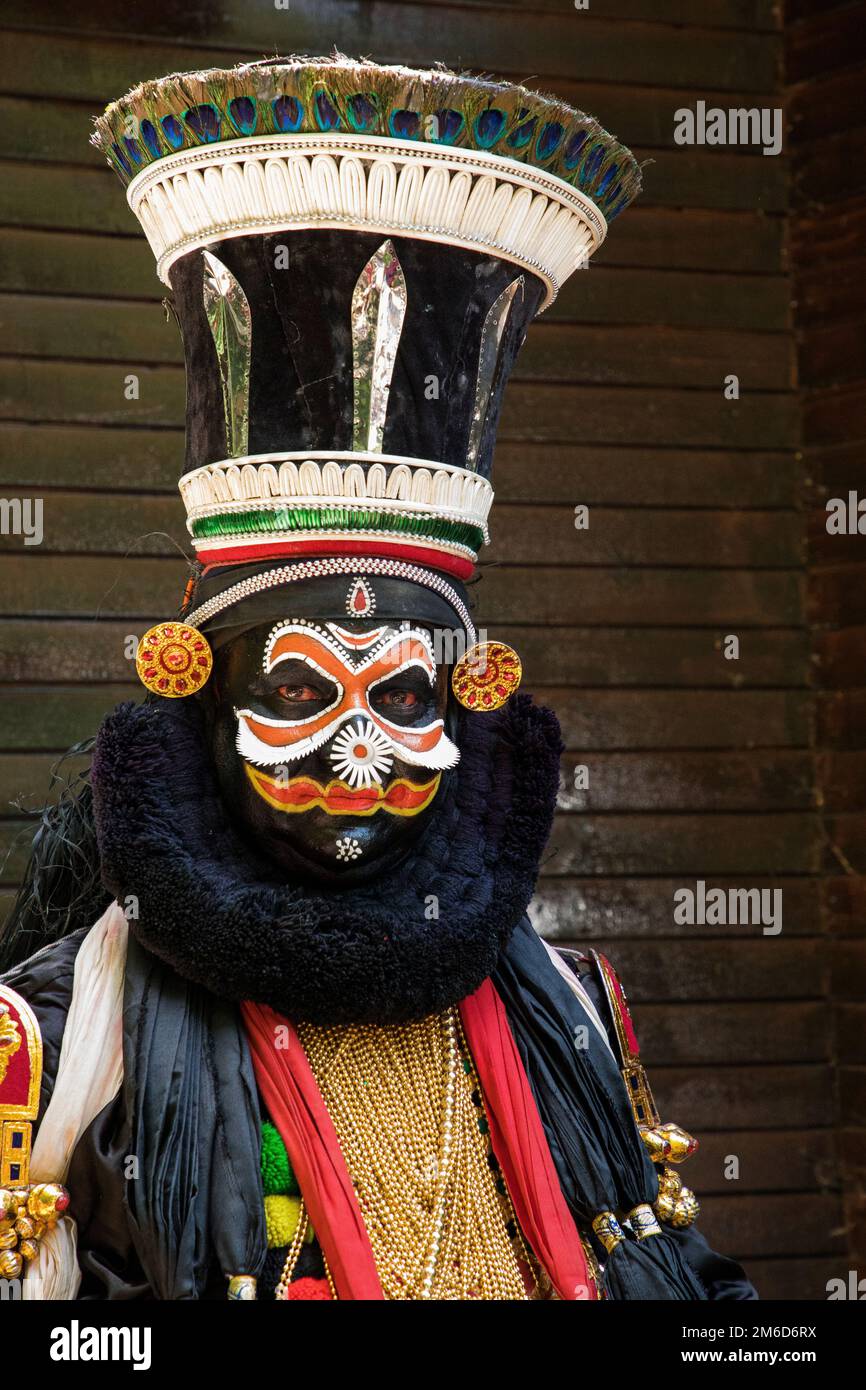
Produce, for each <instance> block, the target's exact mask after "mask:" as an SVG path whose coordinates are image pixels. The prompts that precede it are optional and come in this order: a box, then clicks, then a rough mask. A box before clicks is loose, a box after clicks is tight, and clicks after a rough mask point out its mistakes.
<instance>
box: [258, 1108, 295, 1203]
mask: <svg viewBox="0 0 866 1390" xmlns="http://www.w3.org/2000/svg"><path fill="white" fill-rule="evenodd" d="M262 1185H263V1187H264V1189H265V1196H266V1197H277V1196H290V1197H292V1196H295V1195H297V1193H298V1190H299V1189H298V1184H297V1182H296V1181H295V1175H294V1173H293V1172H292V1165H291V1163H290V1162H289V1155H288V1154H287V1153H286V1146H285V1144H284V1143H283V1141H282V1139H281V1138H280V1135H279V1131H278V1130H277V1128H276V1126H275V1125H272V1124H271V1122H270V1120H265V1121H264V1122H263V1123H262Z"/></svg>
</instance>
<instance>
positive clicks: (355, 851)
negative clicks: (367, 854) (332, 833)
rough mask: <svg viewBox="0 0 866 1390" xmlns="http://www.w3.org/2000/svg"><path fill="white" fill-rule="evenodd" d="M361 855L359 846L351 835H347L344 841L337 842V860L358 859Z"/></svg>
mask: <svg viewBox="0 0 866 1390" xmlns="http://www.w3.org/2000/svg"><path fill="white" fill-rule="evenodd" d="M361 853H362V851H361V846H360V845H359V844H358V841H357V840H355V839H353V838H352V836H351V835H347V836H346V838H345V840H338V841H337V858H338V859H360V857H361Z"/></svg>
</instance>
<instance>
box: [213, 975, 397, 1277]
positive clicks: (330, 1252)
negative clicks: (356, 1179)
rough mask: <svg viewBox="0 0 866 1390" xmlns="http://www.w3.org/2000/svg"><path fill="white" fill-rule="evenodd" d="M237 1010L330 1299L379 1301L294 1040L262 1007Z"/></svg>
mask: <svg viewBox="0 0 866 1390" xmlns="http://www.w3.org/2000/svg"><path fill="white" fill-rule="evenodd" d="M241 1007H242V1009H243V1015H244V1023H245V1024H246V1029H247V1038H248V1039H249V1044H250V1051H251V1053H252V1058H253V1067H254V1068H255V1073H256V1080H257V1082H258V1083H259V1090H260V1091H261V1093H262V1096H263V1098H264V1102H265V1105H266V1106H267V1108H268V1112H269V1113H270V1117H271V1119H272V1121H273V1123H274V1124H275V1125H276V1127H277V1129H278V1130H279V1132H280V1135H281V1136H282V1140H283V1143H284V1144H285V1146H286V1152H287V1153H288V1155H289V1159H290V1160H291V1164H292V1167H293V1169H294V1171H295V1177H296V1178H297V1180H298V1185H299V1187H300V1189H301V1192H302V1193H303V1194H304V1204H305V1206H306V1208H307V1211H308V1212H309V1214H310V1220H311V1221H312V1223H313V1230H314V1231H315V1232H316V1236H317V1237H318V1240H319V1242H320V1244H321V1246H322V1250H323V1251H324V1254H325V1259H326V1260H327V1261H328V1267H329V1269H330V1271H331V1276H332V1278H333V1280H334V1286H335V1288H336V1290H337V1297H338V1298H343V1299H352V1298H360V1299H368V1300H369V1299H380V1298H381V1297H382V1288H381V1285H380V1283H379V1276H378V1274H377V1273H376V1262H375V1260H374V1259H373V1251H372V1250H371V1248H370V1241H369V1239H368V1237H367V1231H366V1228H365V1226H364V1221H363V1218H362V1216H361V1212H360V1209H359V1207H358V1202H357V1199H356V1197H355V1190H354V1188H353V1187H352V1180H351V1178H350V1177H349V1171H348V1169H347V1167H346V1163H345V1159H344V1158H343V1154H342V1152H341V1150H340V1144H339V1140H338V1139H337V1132H336V1130H335V1129H334V1125H333V1122H332V1120H331V1117H330V1115H329V1114H328V1112H327V1110H326V1109H325V1102H324V1101H323V1100H322V1096H321V1092H320V1091H319V1088H318V1086H317V1085H316V1078H315V1076H314V1075H313V1072H312V1069H311V1067H310V1064H309V1062H308V1061H307V1055H306V1053H305V1052H304V1049H303V1048H302V1047H301V1044H300V1042H299V1040H298V1035H297V1033H296V1032H295V1030H294V1028H293V1027H292V1025H291V1023H289V1022H287V1020H286V1019H284V1018H281V1017H280V1015H279V1014H275V1013H274V1011H273V1009H269V1008H268V1006H267V1005H266V1004H251V1003H249V1002H245V1003H244V1004H243V1005H242V1006H241ZM278 1039H279V1042H280V1046H277V1041H278ZM286 1043H287V1044H288V1045H287V1046H286V1045H285V1044H286Z"/></svg>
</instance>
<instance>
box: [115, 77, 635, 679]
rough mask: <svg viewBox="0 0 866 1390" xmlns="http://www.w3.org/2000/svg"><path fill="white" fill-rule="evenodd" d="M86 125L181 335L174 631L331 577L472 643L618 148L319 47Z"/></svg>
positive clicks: (539, 104) (540, 110)
mask: <svg viewBox="0 0 866 1390" xmlns="http://www.w3.org/2000/svg"><path fill="white" fill-rule="evenodd" d="M94 140H95V142H96V143H97V144H98V145H99V146H100V147H101V148H102V149H103V151H104V152H105V154H106V156H107V158H108V161H109V163H110V164H111V165H112V166H113V167H114V168H115V170H116V171H117V172H118V173H119V174H120V176H121V178H122V179H123V180H124V182H125V183H127V184H128V198H129V202H130V206H131V207H132V209H133V211H134V212H135V214H136V216H137V217H138V218H139V219H140V221H141V224H142V226H143V228H144V230H145V232H146V234H147V236H148V239H149V241H150V243H151V246H152V248H153V250H154V253H155V255H156V258H157V267H158V271H159V274H160V276H161V277H162V279H163V280H164V281H165V282H166V284H168V285H170V287H171V290H172V295H173V301H174V307H175V310H176V312H177V316H178V319H179V322H180V325H181V329H182V333H183V340H184V350H185V355H186V365H187V446H186V460H185V469H184V475H183V477H182V479H181V494H182V496H183V500H184V503H185V506H186V509H187V518H188V526H189V530H190V535H191V537H192V543H193V545H194V547H195V550H196V553H197V559H198V561H199V566H200V568H199V570H198V572H197V583H196V585H195V587H194V590H193V591H192V592H190V593H188V595H187V603H186V608H185V611H184V617H185V620H186V621H187V622H188V623H190V624H192V625H194V626H197V627H198V628H200V629H201V630H203V631H205V632H208V633H210V632H213V631H215V630H216V631H217V632H223V630H229V631H232V632H234V631H237V630H238V628H239V627H242V626H246V625H248V624H250V623H254V622H259V621H264V620H265V619H267V618H270V617H271V616H272V615H273V614H274V612H279V611H284V610H285V608H286V606H288V607H289V608H291V609H293V610H294V609H295V608H296V607H297V605H296V604H295V602H294V596H295V595H296V594H298V593H299V586H301V585H303V584H306V583H308V582H310V581H318V580H322V579H326V580H328V581H329V582H330V588H329V597H328V606H333V604H334V602H335V597H334V595H335V593H336V594H337V599H336V601H337V603H338V605H339V611H340V612H341V613H345V612H349V613H350V614H355V615H359V616H366V615H367V614H369V613H371V612H373V611H375V612H376V614H377V616H379V617H382V618H384V619H389V618H398V617H402V616H405V610H406V607H407V600H406V597H405V596H406V594H407V593H408V594H409V595H410V596H411V600H410V603H411V606H413V616H414V617H415V618H416V619H418V618H420V619H425V620H427V621H429V622H431V624H433V625H439V624H443V625H445V626H449V627H454V628H456V629H458V630H460V631H462V633H463V634H464V635H465V636H466V637H467V638H468V639H469V641H470V643H471V642H472V640H473V639H474V629H473V626H472V620H471V617H470V614H469V605H468V602H467V597H466V592H465V590H464V587H463V585H464V582H465V581H466V580H467V579H468V578H470V576H471V575H472V572H473V567H474V564H475V560H476V556H477V553H478V550H479V549H480V547H481V546H482V545H483V544H484V543H485V541H486V540H487V538H488V531H487V522H488V516H489V512H490V507H491V503H492V500H493V490H492V486H491V481H490V478H491V465H492V455H493V445H494V438H495V432H496V424H497V419H498V416H499V410H500V405H501V401H502V394H503V391H504V388H505V384H506V381H507V378H508V375H509V372H510V370H511V367H512V365H513V362H514V359H515V357H516V354H517V352H518V350H519V348H520V345H521V344H522V342H523V340H524V337H525V335H526V329H527V327H528V325H529V323H530V321H531V320H532V318H533V317H534V315H535V314H536V313H538V312H539V311H540V310H541V309H543V308H544V307H546V306H547V304H549V303H550V302H551V300H552V299H553V298H554V297H555V295H556V292H557V290H558V288H559V286H560V284H561V283H562V281H563V280H564V279H565V278H566V277H567V276H568V275H570V274H571V273H572V271H574V270H575V269H577V268H578V267H579V266H581V265H583V264H585V263H586V261H587V260H588V257H589V256H590V254H591V253H592V252H593V251H594V250H595V249H596V247H597V246H598V245H599V244H600V242H601V241H602V240H603V238H604V236H605V234H606V231H607V225H608V221H609V220H610V219H611V218H613V217H615V216H616V215H617V214H618V213H619V212H620V211H621V210H622V209H623V207H625V206H626V205H627V203H628V202H629V201H630V200H631V198H632V197H634V195H635V193H636V192H637V191H638V187H639V183H640V175H639V170H638V168H637V165H636V163H635V161H634V159H633V157H632V156H631V155H630V154H629V152H628V151H627V150H625V149H624V148H623V147H622V146H621V145H620V144H619V143H618V142H617V141H616V140H615V138H614V137H612V136H611V135H609V134H607V133H606V132H605V131H603V130H602V129H601V128H600V127H599V126H598V124H597V122H595V121H594V120H593V119H592V118H591V117H588V116H585V115H584V114H583V113H582V112H579V111H575V110H573V109H572V108H570V107H568V106H566V105H564V104H563V103H562V102H560V101H557V100H556V99H554V98H549V97H544V96H540V95H538V94H537V93H534V92H529V91H527V90H525V89H524V88H522V87H517V86H509V85H504V84H499V83H494V82H491V81H483V80H479V79H474V78H469V77H463V76H458V75H456V74H454V73H449V72H446V71H444V70H437V71H435V72H415V71H412V70H410V69H406V68H400V67H379V66H377V65H375V64H372V63H355V62H351V61H349V60H347V59H345V58H341V57H339V56H335V57H333V58H330V59H285V60H274V61H272V62H266V63H255V64H251V65H248V66H245V67H239V68H236V69H232V70H217V71H212V72H207V73H187V74H183V75H181V76H172V77H168V78H164V79H162V80H161V81H158V82H152V83H146V84H144V85H143V86H141V87H139V88H136V89H135V90H134V91H133V92H131V93H130V94H129V95H128V96H127V97H125V98H124V99H123V100H122V101H120V102H117V103H115V105H113V106H111V107H109V108H108V110H107V112H106V114H105V116H104V117H103V118H101V119H100V120H99V121H98V122H97V133H96V135H95V136H94ZM358 581H363V582H362V583H360V584H359V582H358ZM380 581H382V583H381V584H380ZM384 581H388V582H384ZM334 584H337V589H336V590H335V589H334ZM288 589H291V597H290V596H289V594H288V593H287V592H286V590H288ZM401 590H402V593H401ZM218 640H219V639H218ZM174 693H182V692H177V691H175V692H174Z"/></svg>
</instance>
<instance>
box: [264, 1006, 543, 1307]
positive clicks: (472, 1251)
mask: <svg viewBox="0 0 866 1390" xmlns="http://www.w3.org/2000/svg"><path fill="white" fill-rule="evenodd" d="M298 1037H299V1038H300V1041H301V1045H302V1047H303V1049H304V1051H305V1053H306V1055H307V1058H308V1060H309V1063H310V1066H311V1068H312V1070H313V1073H314V1075H315V1077H316V1082H317V1084H318V1086H319V1090H320V1091H321V1094H322V1099H323V1100H324V1102H325V1105H326V1107H327V1110H328V1113H329V1115H330V1117H331V1120H332V1121H333V1124H334V1128H335V1130H336V1132H337V1138H338V1139H339V1142H340V1148H341V1150H342V1152H343V1157H344V1158H345V1160H346V1166H347V1167H348V1170H349V1173H350V1175H351V1178H352V1182H353V1184H354V1187H355V1193H356V1196H357V1199H358V1205H359V1208H360V1211H361V1215H362V1217H363V1220H364V1225H365V1227H366V1229H367V1235H368V1236H369V1239H370V1246H371V1248H372V1251H373V1258H374V1259H375V1262H376V1269H377V1272H378V1275H379V1280H380V1283H381V1286H382V1292H383V1294H384V1296H385V1298H386V1299H437V1300H439V1299H457V1300H464V1299H473V1300H474V1299H482V1300H484V1299H490V1300H500V1299H525V1298H527V1297H528V1295H527V1292H526V1288H525V1285H524V1281H523V1276H522V1274H521V1265H524V1266H528V1267H529V1269H532V1270H534V1268H535V1266H534V1263H533V1261H532V1259H531V1257H530V1256H529V1254H528V1252H527V1250H526V1248H525V1246H524V1244H523V1241H522V1239H521V1237H520V1233H519V1231H518V1230H517V1226H516V1222H515V1220H514V1212H513V1209H512V1207H511V1203H510V1201H509V1199H508V1195H507V1192H506V1191H505V1185H504V1182H503V1183H502V1184H501V1185H497V1181H496V1175H495V1174H494V1173H493V1172H492V1171H491V1168H490V1166H489V1163H488V1149H487V1140H486V1139H485V1137H484V1136H485V1133H486V1131H487V1121H486V1117H485V1114H484V1109H483V1106H482V1104H481V1094H480V1088H479V1082H478V1078H477V1076H476V1075H475V1072H474V1068H473V1065H472V1062H471V1059H470V1056H469V1051H468V1048H467V1046H466V1042H465V1039H464V1038H463V1035H462V1030H461V1027H460V1021H459V1016H458V1014H457V1012H456V1010H455V1009H449V1010H448V1012H447V1013H445V1014H442V1015H440V1016H439V1017H438V1018H426V1019H423V1020H421V1021H420V1022H417V1023H407V1024H401V1025H389V1026H387V1027H381V1028H379V1027H373V1026H371V1025H359V1026H340V1027H332V1028H319V1027H314V1026H313V1025H312V1024H301V1025H299V1027H298ZM359 1081H360V1082H361V1083H362V1084H359ZM512 1223H513V1224H512ZM299 1229H300V1223H299ZM295 1247H296V1250H297V1251H299V1250H300V1240H299V1239H298V1236H297V1233H296V1237H295ZM293 1254H294V1258H295V1259H296V1258H297V1254H296V1253H294V1251H290V1252H289V1256H290V1257H289V1259H287V1261H286V1268H285V1269H284V1271H283V1277H282V1280H281V1283H280V1287H281V1290H282V1292H279V1291H278V1294H277V1297H283V1298H284V1297H285V1289H286V1287H287V1286H288V1283H289V1280H290V1279H291V1274H292V1267H293V1266H292V1255H293Z"/></svg>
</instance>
